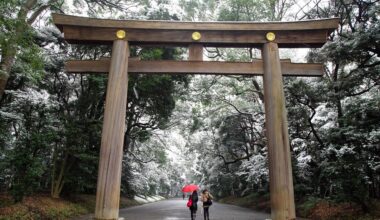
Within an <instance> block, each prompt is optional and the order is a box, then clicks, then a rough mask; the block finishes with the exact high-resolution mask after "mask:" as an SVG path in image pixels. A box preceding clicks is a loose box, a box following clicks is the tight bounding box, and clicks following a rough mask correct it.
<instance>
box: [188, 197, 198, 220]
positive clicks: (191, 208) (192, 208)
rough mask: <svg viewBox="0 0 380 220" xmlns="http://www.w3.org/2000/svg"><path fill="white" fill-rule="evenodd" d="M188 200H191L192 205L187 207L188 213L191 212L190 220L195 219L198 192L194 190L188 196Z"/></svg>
mask: <svg viewBox="0 0 380 220" xmlns="http://www.w3.org/2000/svg"><path fill="white" fill-rule="evenodd" d="M189 200H191V201H192V205H191V206H190V207H189V209H190V214H191V220H195V219H196V217H197V209H198V205H197V202H198V192H197V191H196V190H195V191H193V193H192V194H191V195H190V196H189Z"/></svg>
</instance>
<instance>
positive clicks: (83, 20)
mask: <svg viewBox="0 0 380 220" xmlns="http://www.w3.org/2000/svg"><path fill="white" fill-rule="evenodd" d="M52 17H53V21H54V23H55V25H57V26H58V27H59V28H62V27H63V26H82V27H105V28H116V29H156V30H190V31H201V30H218V31H219V30H222V31H225V30H234V31H252V30H263V31H275V30H290V31H293V30H314V29H325V30H330V31H332V30H334V29H336V28H337V27H338V24H339V19H338V18H331V19H320V20H304V21H296V22H228V21H227V22H181V21H141V20H112V19H97V18H88V17H77V16H71V15H63V14H52Z"/></svg>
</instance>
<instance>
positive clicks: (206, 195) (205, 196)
mask: <svg viewBox="0 0 380 220" xmlns="http://www.w3.org/2000/svg"><path fill="white" fill-rule="evenodd" d="M201 201H202V202H203V216H204V220H210V213H209V208H210V206H211V205H212V195H211V194H210V192H209V191H208V190H207V189H205V190H203V191H202V194H201Z"/></svg>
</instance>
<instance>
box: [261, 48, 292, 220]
mask: <svg viewBox="0 0 380 220" xmlns="http://www.w3.org/2000/svg"><path fill="white" fill-rule="evenodd" d="M262 53H263V61H264V71H265V73H264V77H263V78H264V104H265V119H266V121H265V125H266V136H267V139H268V157H269V182H270V198H271V208H272V220H295V219H296V216H295V206H294V192H293V176H292V164H291V158H290V147H289V136H288V122H287V116H286V108H285V97H284V89H283V83H282V74H281V64H280V59H279V53H278V46H277V44H276V43H266V44H264V46H263V50H262Z"/></svg>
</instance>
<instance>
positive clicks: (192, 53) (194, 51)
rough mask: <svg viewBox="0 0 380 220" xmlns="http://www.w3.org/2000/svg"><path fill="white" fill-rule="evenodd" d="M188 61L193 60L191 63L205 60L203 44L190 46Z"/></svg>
mask: <svg viewBox="0 0 380 220" xmlns="http://www.w3.org/2000/svg"><path fill="white" fill-rule="evenodd" d="M188 60H191V61H202V60H203V46H202V45H201V44H190V45H189V59H188Z"/></svg>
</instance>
